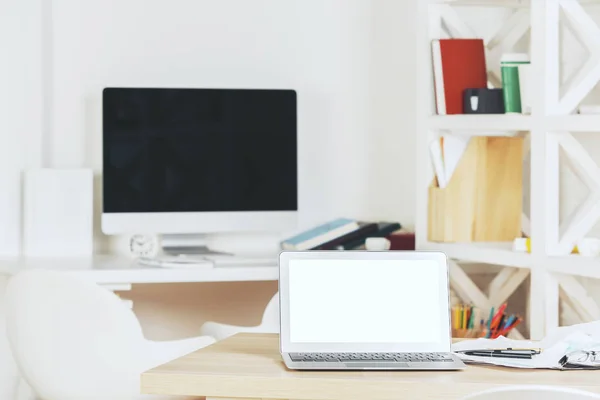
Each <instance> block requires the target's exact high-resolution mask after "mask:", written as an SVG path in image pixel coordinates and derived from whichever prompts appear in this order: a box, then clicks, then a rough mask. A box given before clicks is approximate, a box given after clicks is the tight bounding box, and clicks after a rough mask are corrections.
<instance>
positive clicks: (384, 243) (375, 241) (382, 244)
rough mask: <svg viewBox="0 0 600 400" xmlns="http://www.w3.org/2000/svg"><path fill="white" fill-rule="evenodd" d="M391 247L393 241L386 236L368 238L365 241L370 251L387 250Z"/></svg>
mask: <svg viewBox="0 0 600 400" xmlns="http://www.w3.org/2000/svg"><path fill="white" fill-rule="evenodd" d="M390 247H391V243H390V241H389V240H387V239H386V238H379V237H373V238H367V240H366V241H365V248H366V249H367V250H369V251H385V250H389V249H390Z"/></svg>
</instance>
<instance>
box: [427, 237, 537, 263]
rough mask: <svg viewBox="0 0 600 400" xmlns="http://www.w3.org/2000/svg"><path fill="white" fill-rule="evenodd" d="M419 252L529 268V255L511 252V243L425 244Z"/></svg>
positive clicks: (530, 260) (530, 261)
mask: <svg viewBox="0 0 600 400" xmlns="http://www.w3.org/2000/svg"><path fill="white" fill-rule="evenodd" d="M419 250H432V251H441V252H444V253H445V254H446V255H447V256H448V257H449V258H453V259H457V260H462V261H470V262H476V263H484V264H494V265H504V266H509V267H517V268H531V266H532V259H531V255H530V254H529V253H520V252H515V251H512V243H435V242H427V243H425V244H424V245H421V246H419Z"/></svg>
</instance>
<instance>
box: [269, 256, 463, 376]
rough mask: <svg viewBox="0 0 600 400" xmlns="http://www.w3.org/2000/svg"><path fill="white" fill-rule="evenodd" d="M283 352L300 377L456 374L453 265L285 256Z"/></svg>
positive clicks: (442, 260) (416, 259)
mask: <svg viewBox="0 0 600 400" xmlns="http://www.w3.org/2000/svg"><path fill="white" fill-rule="evenodd" d="M279 297H280V313H281V315H280V317H281V318H280V324H281V327H280V328H281V331H280V332H281V335H280V349H281V354H282V357H283V360H284V363H285V365H286V366H287V367H288V368H289V369H296V370H456V369H462V368H464V367H465V365H464V364H463V362H462V361H461V360H460V359H459V358H458V357H456V356H455V355H454V354H452V353H451V348H450V346H451V340H452V339H451V329H450V307H449V285H448V265H447V260H446V256H445V254H443V253H438V252H414V251H411V252H408V251H407V252H404V251H385V252H373V251H310V252H283V253H281V255H280V257H279Z"/></svg>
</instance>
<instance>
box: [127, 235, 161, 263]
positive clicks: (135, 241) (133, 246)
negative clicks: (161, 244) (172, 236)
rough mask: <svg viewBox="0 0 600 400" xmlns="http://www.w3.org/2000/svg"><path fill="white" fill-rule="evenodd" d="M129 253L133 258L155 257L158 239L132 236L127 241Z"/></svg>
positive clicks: (147, 236) (146, 236) (150, 236)
mask: <svg viewBox="0 0 600 400" xmlns="http://www.w3.org/2000/svg"><path fill="white" fill-rule="evenodd" d="M129 251H130V253H131V255H133V256H134V257H147V258H152V257H156V255H157V254H158V239H157V238H156V236H152V235H133V236H132V237H131V239H129Z"/></svg>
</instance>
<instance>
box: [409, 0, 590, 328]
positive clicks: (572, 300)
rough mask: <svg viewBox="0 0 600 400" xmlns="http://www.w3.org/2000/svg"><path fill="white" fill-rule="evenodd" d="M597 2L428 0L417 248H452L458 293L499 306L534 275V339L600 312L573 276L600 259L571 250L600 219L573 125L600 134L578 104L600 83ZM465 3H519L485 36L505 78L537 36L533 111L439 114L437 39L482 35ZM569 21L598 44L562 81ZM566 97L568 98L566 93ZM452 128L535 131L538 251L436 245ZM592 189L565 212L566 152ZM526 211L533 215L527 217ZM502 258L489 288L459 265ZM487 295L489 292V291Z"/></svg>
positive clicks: (421, 55) (531, 225)
mask: <svg viewBox="0 0 600 400" xmlns="http://www.w3.org/2000/svg"><path fill="white" fill-rule="evenodd" d="M595 6H600V1H597V0H528V1H526V0H430V1H419V8H420V9H419V23H418V26H419V36H418V37H419V39H418V40H419V43H418V54H417V57H418V59H417V63H418V65H419V68H418V71H419V76H418V94H419V97H418V99H417V102H418V105H417V107H418V124H417V166H416V171H417V193H416V197H417V199H416V200H417V218H416V245H417V248H418V249H426V250H440V251H444V252H445V253H446V254H447V255H448V256H449V258H451V259H452V261H451V266H450V275H451V284H452V286H453V290H454V291H455V292H456V293H457V294H458V295H459V296H460V297H461V298H462V299H463V301H468V302H472V303H474V304H475V305H477V306H480V307H490V306H492V305H494V306H498V305H499V304H498V303H499V302H501V301H504V300H506V299H507V298H508V296H510V294H512V293H513V292H514V290H516V288H517V287H518V286H519V284H521V283H522V282H523V281H524V280H525V279H526V278H527V277H528V276H530V277H531V280H530V282H531V286H530V290H529V307H528V308H529V310H528V318H527V319H528V321H529V327H530V333H531V338H532V339H540V338H542V337H543V336H544V335H545V333H546V332H547V330H548V329H551V328H553V327H556V326H558V324H559V302H560V301H561V300H562V308H563V309H564V310H567V311H568V312H570V313H573V315H577V316H578V317H579V319H580V320H581V321H582V322H587V321H588V320H597V319H600V308H599V307H598V306H597V305H596V304H595V303H594V302H593V300H591V298H590V297H589V296H588V293H587V292H586V290H585V288H584V286H583V285H581V283H580V282H579V281H578V280H577V279H575V278H574V277H577V276H580V277H589V278H600V258H585V257H582V256H579V255H571V254H570V251H571V249H572V248H573V245H574V243H575V242H576V241H577V240H579V239H580V238H582V237H584V236H585V235H586V234H587V233H588V231H589V230H590V229H591V228H592V227H593V226H594V225H595V223H596V222H597V221H598V220H599V219H600V168H598V166H597V165H596V163H595V162H594V161H593V160H592V158H591V157H590V156H589V154H588V153H587V151H586V149H585V148H584V147H583V146H582V145H581V144H579V142H578V141H577V140H576V139H575V138H574V137H573V135H572V134H571V132H600V116H598V115H576V114H574V110H575V109H576V108H577V106H578V105H579V104H580V102H581V101H582V100H583V99H584V98H585V97H586V96H587V94H589V92H590V91H591V90H592V89H593V88H594V87H595V86H596V84H597V83H598V82H599V81H600V50H599V49H600V27H599V26H598V24H596V23H595V22H594V20H593V19H592V18H591V17H590V15H589V13H588V12H587V11H588V10H589V8H590V7H595ZM462 7H504V8H507V9H510V10H512V13H510V14H509V15H508V16H507V18H506V21H504V23H502V24H500V28H499V30H498V31H497V32H496V33H495V34H493V35H491V36H489V37H487V38H486V37H484V40H485V43H486V51H487V53H488V55H487V57H488V58H487V63H488V68H489V69H490V82H492V83H495V84H496V85H497V84H498V73H497V67H498V66H499V57H500V55H501V54H502V52H510V51H511V50H512V47H513V46H514V45H515V44H516V43H517V42H518V41H519V40H520V39H521V38H522V37H523V36H525V35H527V34H530V35H531V36H530V37H531V43H532V44H533V45H531V46H530V50H531V51H530V57H531V63H532V69H533V74H532V75H533V80H532V84H533V90H532V93H534V97H533V99H532V100H533V104H532V106H533V109H532V114H531V115H450V116H440V115H435V103H434V90H433V77H432V74H431V72H430V71H432V68H431V40H433V39H436V38H444V37H455V38H461V37H462V38H469V37H471V38H472V37H481V36H480V35H477V34H476V32H475V31H474V30H473V29H472V28H471V27H470V26H469V25H468V23H467V22H466V21H463V20H462V19H461V17H460V15H459V13H458V12H457V10H458V9H460V8H462ZM561 18H564V23H565V24H568V26H569V28H570V30H571V31H572V32H575V33H576V34H577V36H578V37H579V38H580V39H581V41H582V43H583V44H584V45H585V46H586V47H587V48H588V50H589V54H590V56H589V60H583V61H585V62H584V63H583V67H582V68H581V70H580V71H579V72H578V73H577V74H576V75H575V79H574V80H573V81H572V83H571V84H570V85H569V86H568V87H565V88H561V87H560V79H559V77H560V74H559V65H560V53H559V43H560V37H559V34H560V30H559V24H560V23H561ZM494 68H496V69H495V70H494ZM561 94H562V95H561ZM440 133H444V134H448V133H451V134H460V135H471V136H514V135H526V136H527V137H528V138H529V140H528V145H529V147H530V149H529V152H527V153H528V154H527V156H528V157H529V159H530V162H531V169H530V172H531V177H530V182H531V185H530V186H531V187H530V188H529V190H530V205H531V210H530V212H529V213H528V214H529V218H527V217H524V219H523V221H524V222H523V224H524V231H526V232H527V233H528V234H529V235H531V238H532V250H533V251H532V253H531V254H527V253H517V252H514V251H512V249H511V248H512V247H511V243H431V242H428V240H427V226H428V224H427V215H428V212H427V204H428V186H429V184H430V182H431V180H432V179H433V176H434V174H433V171H432V167H431V161H430V157H429V150H428V143H429V141H430V140H431V139H433V138H434V137H436V136H437V135H439V134H440ZM560 151H562V152H563V154H564V155H566V156H567V157H564V160H563V162H567V163H568V164H569V167H570V168H571V170H572V171H573V172H574V173H575V174H576V175H577V176H578V177H579V178H580V180H581V181H582V182H584V183H585V184H586V186H588V188H589V192H590V196H589V197H588V198H587V199H586V200H585V201H584V202H583V203H582V205H581V206H580V207H579V209H578V210H577V211H576V212H575V213H574V214H573V216H572V217H570V218H568V219H566V220H565V221H561V220H560V219H559V163H560V161H561V158H560V157H559V152H560ZM524 215H525V214H524ZM465 261H467V262H477V263H485V264H495V265H502V266H505V267H506V268H503V269H502V270H501V272H500V273H499V274H498V275H497V276H496V277H495V278H494V280H493V281H492V283H491V284H490V286H489V287H488V288H487V290H485V291H482V290H480V289H479V288H478V287H477V286H476V285H475V284H474V283H473V282H472V281H471V280H470V278H469V277H468V276H467V275H466V273H465V272H464V271H463V270H462V269H461V267H460V262H465ZM484 292H485V293H484Z"/></svg>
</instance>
